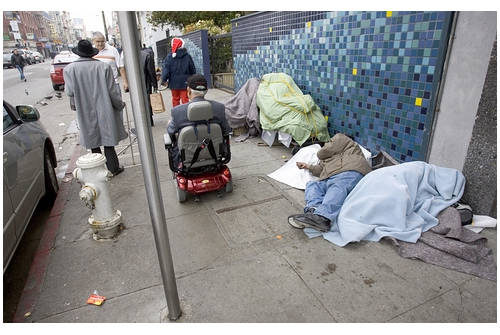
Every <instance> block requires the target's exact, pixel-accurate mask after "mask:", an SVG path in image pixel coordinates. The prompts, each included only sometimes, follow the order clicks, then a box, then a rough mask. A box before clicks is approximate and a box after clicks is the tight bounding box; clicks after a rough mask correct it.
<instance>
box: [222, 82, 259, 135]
mask: <svg viewBox="0 0 500 335" xmlns="http://www.w3.org/2000/svg"><path fill="white" fill-rule="evenodd" d="M258 88H259V79H257V78H250V79H248V80H247V82H246V83H245V85H243V86H242V87H241V88H240V90H239V91H238V93H236V94H235V95H234V96H233V97H232V98H231V99H229V100H228V101H227V102H226V103H225V104H224V106H225V108H226V119H227V121H228V123H229V126H231V128H233V129H236V128H241V127H246V128H248V133H249V136H257V135H259V134H260V132H261V129H260V122H259V111H258V110H257V103H256V94H257V89H258Z"/></svg>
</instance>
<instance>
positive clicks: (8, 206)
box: [3, 108, 17, 270]
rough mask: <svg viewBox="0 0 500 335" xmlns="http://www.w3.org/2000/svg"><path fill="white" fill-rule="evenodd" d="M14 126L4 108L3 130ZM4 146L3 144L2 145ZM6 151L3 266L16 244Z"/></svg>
mask: <svg viewBox="0 0 500 335" xmlns="http://www.w3.org/2000/svg"><path fill="white" fill-rule="evenodd" d="M14 126H15V121H14V120H13V119H12V117H11V116H10V115H9V114H8V113H7V111H6V110H5V108H4V111H3V131H4V133H5V131H6V130H7V131H9V130H10V129H11V128H13V127H14ZM4 147H5V146H4ZM6 154H7V153H6V152H5V151H4V154H3V156H4V160H3V176H4V177H3V267H4V270H5V267H6V266H7V262H8V261H9V259H10V257H11V254H12V253H13V252H14V248H15V246H16V244H17V236H16V222H15V215H14V209H13V207H12V201H11V199H10V194H9V188H8V187H7V182H6V179H7V178H6V173H5V163H6Z"/></svg>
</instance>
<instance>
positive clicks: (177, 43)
mask: <svg viewBox="0 0 500 335" xmlns="http://www.w3.org/2000/svg"><path fill="white" fill-rule="evenodd" d="M171 45H172V52H170V53H169V54H168V55H167V57H166V58H165V60H164V61H163V69H162V74H161V81H162V82H161V84H162V85H166V84H167V83H168V87H169V88H170V90H171V92H172V107H175V106H177V105H179V104H180V103H181V101H182V103H183V104H185V103H187V102H188V101H189V98H188V96H187V90H186V89H187V82H186V80H187V78H188V77H189V76H190V75H193V74H195V73H196V68H195V66H194V62H193V59H192V58H191V56H190V55H189V54H188V52H187V50H186V48H185V45H184V40H183V39H182V38H178V37H174V38H173V39H172V42H171Z"/></svg>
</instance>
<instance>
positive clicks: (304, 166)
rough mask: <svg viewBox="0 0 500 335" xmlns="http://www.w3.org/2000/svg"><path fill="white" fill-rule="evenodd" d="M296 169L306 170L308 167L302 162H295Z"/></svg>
mask: <svg viewBox="0 0 500 335" xmlns="http://www.w3.org/2000/svg"><path fill="white" fill-rule="evenodd" d="M297 167H298V168H299V169H308V168H309V165H307V164H306V163H303V162H297Z"/></svg>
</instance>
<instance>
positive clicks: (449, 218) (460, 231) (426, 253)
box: [389, 207, 497, 281]
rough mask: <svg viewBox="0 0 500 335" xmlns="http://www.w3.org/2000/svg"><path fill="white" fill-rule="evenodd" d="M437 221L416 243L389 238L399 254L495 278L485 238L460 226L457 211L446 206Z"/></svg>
mask: <svg viewBox="0 0 500 335" xmlns="http://www.w3.org/2000/svg"><path fill="white" fill-rule="evenodd" d="M438 220H439V224H438V225H437V226H435V227H433V228H431V229H430V230H428V231H427V232H425V233H423V234H422V235H421V236H420V239H419V240H418V241H417V243H408V242H403V241H398V240H396V239H394V238H392V237H391V238H389V239H390V240H391V241H392V242H393V243H394V245H395V246H396V247H397V249H398V253H399V255H400V256H402V257H405V258H417V259H420V260H422V261H424V262H426V263H430V264H434V265H438V266H441V267H444V268H447V269H452V270H455V271H460V272H464V273H468V274H472V275H474V276H478V277H481V278H485V279H489V280H492V281H496V279H497V267H496V263H495V259H494V257H493V253H492V251H491V249H489V248H487V247H486V242H487V239H486V238H485V237H482V236H481V235H479V234H477V233H474V232H472V231H470V230H468V229H465V228H463V227H462V222H461V220H460V214H459V213H458V211H457V210H456V209H455V208H453V207H448V208H446V209H445V210H443V211H442V212H441V213H440V214H439V215H438Z"/></svg>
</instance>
